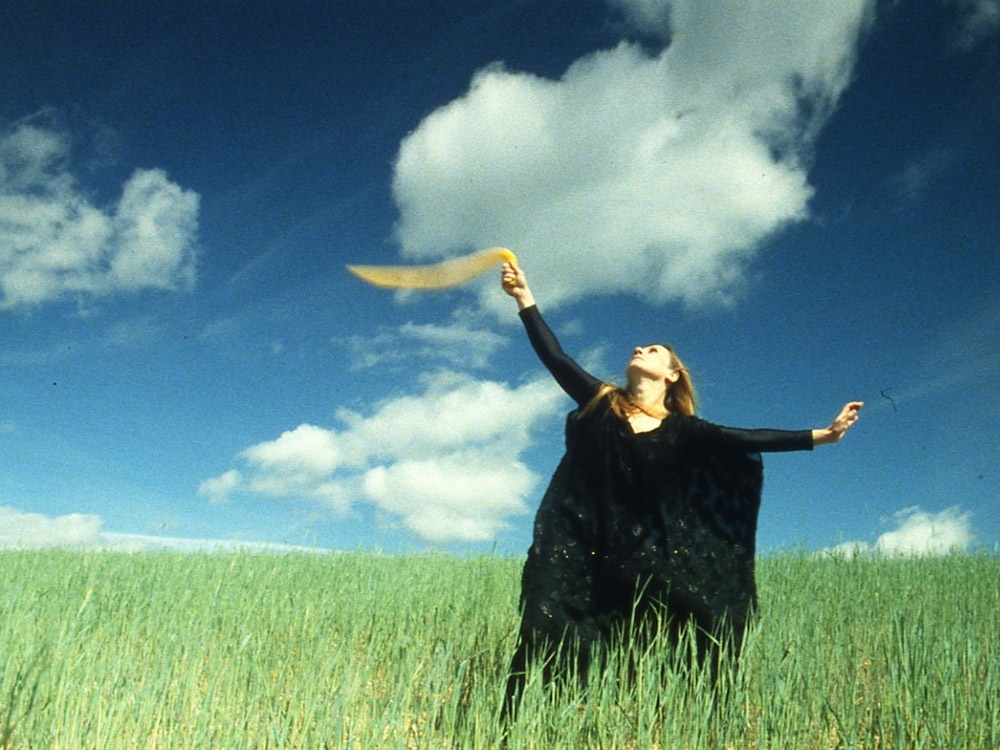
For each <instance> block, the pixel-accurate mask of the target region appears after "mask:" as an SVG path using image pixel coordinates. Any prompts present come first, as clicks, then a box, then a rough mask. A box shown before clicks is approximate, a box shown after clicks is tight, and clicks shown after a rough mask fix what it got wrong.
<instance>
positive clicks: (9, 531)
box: [0, 506, 101, 549]
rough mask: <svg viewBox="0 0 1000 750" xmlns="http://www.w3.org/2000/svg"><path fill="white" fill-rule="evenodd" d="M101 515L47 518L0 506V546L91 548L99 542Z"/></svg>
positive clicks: (2, 547)
mask: <svg viewBox="0 0 1000 750" xmlns="http://www.w3.org/2000/svg"><path fill="white" fill-rule="evenodd" d="M100 532H101V518H100V516H94V515H83V514H80V513H71V514H69V515H65V516H56V517H55V518H49V517H47V516H43V515H42V514H40V513H25V512H23V511H20V510H17V509H16V508H11V507H9V506H0V549H35V548H38V547H92V546H96V545H98V544H100V541H101V534H100Z"/></svg>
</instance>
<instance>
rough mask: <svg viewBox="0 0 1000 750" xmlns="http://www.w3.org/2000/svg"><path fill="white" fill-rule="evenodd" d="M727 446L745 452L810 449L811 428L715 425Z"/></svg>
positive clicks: (778, 451) (811, 440)
mask: <svg viewBox="0 0 1000 750" xmlns="http://www.w3.org/2000/svg"><path fill="white" fill-rule="evenodd" d="M717 429H718V431H719V435H720V436H721V439H722V440H723V441H724V442H725V444H726V445H727V446H728V447H731V448H733V449H734V450H739V451H743V452H745V453H782V452H785V451H811V450H812V449H813V437H812V430H767V429H761V430H744V429H741V428H739V427H722V426H718V427H717Z"/></svg>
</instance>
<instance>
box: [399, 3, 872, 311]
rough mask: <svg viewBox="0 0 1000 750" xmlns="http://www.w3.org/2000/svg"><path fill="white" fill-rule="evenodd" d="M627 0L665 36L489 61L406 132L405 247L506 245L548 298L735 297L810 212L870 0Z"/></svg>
mask: <svg viewBox="0 0 1000 750" xmlns="http://www.w3.org/2000/svg"><path fill="white" fill-rule="evenodd" d="M616 5H617V6H618V7H619V8H620V9H622V10H624V11H625V12H626V13H627V14H629V18H630V20H631V22H632V24H633V25H634V26H635V27H637V28H639V29H640V30H642V31H643V32H644V33H645V35H646V36H659V37H660V38H662V39H669V40H670V43H669V46H666V47H665V48H663V49H661V50H659V51H657V52H654V53H650V52H649V51H648V49H647V48H646V47H642V46H640V45H637V44H631V43H626V42H622V43H621V44H619V45H618V46H617V47H615V48H614V49H609V50H604V51H601V52H596V53H594V54H591V55H588V56H586V57H584V58H582V59H580V60H578V61H577V62H576V63H575V64H573V65H572V66H571V67H570V68H569V69H568V70H567V71H566V72H565V74H564V75H563V76H562V77H561V78H560V79H559V80H550V79H544V78H540V77H538V76H535V75H532V74H530V73H526V72H516V71H511V70H508V69H505V68H503V67H502V66H499V65H497V66H492V67H487V68H485V69H483V70H480V71H479V72H478V73H477V74H476V75H475V77H474V78H473V80H472V83H471V86H470V88H469V91H468V92H467V93H466V94H465V95H464V96H463V97H461V98H459V99H457V100H455V101H453V102H451V103H450V104H448V105H446V106H444V107H441V108H440V109H438V110H437V111H435V112H432V113H431V114H430V115H429V116H427V117H426V118H425V119H424V121H423V122H422V123H420V125H419V127H417V128H416V130H415V131H414V132H413V133H411V134H410V135H409V136H408V137H407V138H406V139H405V140H404V141H403V142H402V144H401V146H400V149H399V155H398V158H397V161H396V164H395V175H394V181H393V191H394V195H395V199H396V202H397V204H398V206H399V209H400V220H399V223H398V225H397V236H398V239H399V241H400V243H401V245H402V248H403V253H404V254H405V255H406V256H408V257H411V258H415V259H419V258H429V257H435V256H440V255H442V254H444V253H447V252H456V251H458V250H465V249H468V248H482V247H488V246H492V245H497V244H503V245H507V246H509V247H512V248H515V249H516V250H517V251H518V252H519V253H520V254H522V256H523V259H524V262H525V265H526V266H527V267H528V268H530V270H531V272H532V274H533V278H534V279H536V280H538V281H539V282H540V283H542V284H544V286H545V288H546V294H547V299H548V300H549V302H550V303H551V304H555V303H557V302H559V301H560V300H568V299H572V298H575V297H580V296H584V295H587V294H589V293H592V292H618V291H625V292H629V293H634V294H638V295H641V296H643V297H645V298H647V299H651V300H654V301H663V300H665V299H680V300H684V301H686V302H689V303H711V302H725V301H727V300H729V299H731V297H732V295H733V294H734V293H738V292H739V291H740V290H741V285H742V280H743V278H744V272H745V270H746V267H747V264H748V263H749V262H750V261H751V259H752V258H753V256H754V254H755V252H757V250H758V248H759V246H760V245H761V243H762V242H764V241H765V240H766V239H767V238H768V237H770V236H772V235H773V234H774V233H775V232H777V231H779V230H781V229H782V228H783V227H786V226H787V225H788V224H790V223H792V222H796V221H800V220H802V219H804V218H805V217H806V216H807V215H808V208H807V204H808V201H809V199H810V198H811V196H812V194H813V188H812V187H811V186H810V185H809V182H808V175H807V167H808V164H809V157H810V152H811V147H812V143H813V141H814V139H815V137H816V135H817V133H818V132H819V131H820V129H821V128H822V126H823V125H824V123H825V122H826V120H827V118H828V117H829V115H830V113H831V112H832V111H833V109H834V108H835V106H836V103H837V101H838V99H839V97H840V95H841V93H842V92H843V90H844V89H845V88H846V86H847V85H848V83H849V81H850V77H851V71H852V68H853V63H854V59H855V54H856V47H857V42H858V39H859V37H860V35H861V33H862V31H863V29H864V28H865V27H866V25H867V23H868V22H869V20H870V17H871V13H872V11H873V8H874V3H873V2H871V0H823V1H821V2H811V3H792V4H789V3H784V2H781V0H772V1H771V2H757V3H752V4H749V5H747V4H734V3H730V2H725V1H724V0H702V1H696V0H677V1H675V2H667V0H618V2H617V3H616ZM567 269H572V273H567ZM485 294H486V295H487V296H486V299H487V300H489V301H490V304H493V302H499V292H498V291H497V290H495V289H491V290H488V291H486V292H485Z"/></svg>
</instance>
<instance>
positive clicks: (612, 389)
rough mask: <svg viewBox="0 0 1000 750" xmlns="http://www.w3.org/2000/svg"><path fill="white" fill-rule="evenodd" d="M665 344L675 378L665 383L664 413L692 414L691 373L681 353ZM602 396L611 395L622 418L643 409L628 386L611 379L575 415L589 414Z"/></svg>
mask: <svg viewBox="0 0 1000 750" xmlns="http://www.w3.org/2000/svg"><path fill="white" fill-rule="evenodd" d="M664 348H665V349H666V350H667V351H668V352H670V358H671V361H672V363H673V369H674V370H676V371H677V374H678V378H677V380H676V381H675V382H673V383H667V392H666V393H665V394H664V396H663V408H664V409H665V410H666V412H667V414H674V413H677V414H683V415H685V416H688V417H693V416H694V415H695V413H697V410H698V407H697V398H696V396H695V391H694V383H693V382H692V381H691V374H690V373H689V372H688V369H687V368H686V367H685V366H684V363H683V362H681V359H680V357H678V356H677V353H676V352H675V351H674V350H673V347H670V346H664ZM605 396H609V397H610V399H611V411H612V412H614V415H615V416H616V417H618V418H619V419H621V420H626V419H628V418H629V416H630V415H632V414H635V412H637V411H646V410H645V409H643V408H642V406H640V405H639V404H638V403H637V402H636V401H635V400H634V399H633V398H632V396H631V394H630V393H629V392H628V391H627V390H625V389H624V388H622V387H621V386H618V385H615V384H614V383H605V384H604V385H602V386H601V387H600V388H599V389H598V390H597V393H596V394H594V397H593V398H592V399H590V401H588V402H587V404H586V406H584V407H583V408H582V409H580V413H579V414H578V415H577V416H578V418H579V417H585V416H586V415H587V414H590V412H592V411H593V410H594V409H596V408H597V405H598V404H599V403H600V402H601V401H602V400H603V399H604V397H605ZM650 416H654V417H658V416H660V415H658V414H652V415H650Z"/></svg>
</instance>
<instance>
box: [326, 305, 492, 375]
mask: <svg viewBox="0 0 1000 750" xmlns="http://www.w3.org/2000/svg"><path fill="white" fill-rule="evenodd" d="M335 343H338V344H341V345H343V346H345V347H347V349H348V351H350V353H351V369H354V370H365V369H371V368H374V367H384V368H388V369H397V368H403V367H412V363H413V362H414V361H419V362H421V363H422V364H423V365H424V366H427V365H433V364H435V363H439V364H442V365H446V366H449V367H456V368H461V369H464V370H481V369H483V368H485V367H486V366H487V365H489V363H490V360H491V358H492V357H493V355H494V354H495V353H496V352H497V351H498V350H499V349H500V348H501V347H503V346H504V345H505V344H506V343H507V338H506V337H505V336H502V335H501V334H499V333H497V332H496V331H493V330H490V329H489V328H486V327H483V326H481V325H479V324H478V322H477V321H476V320H475V316H474V315H473V314H472V313H470V312H468V311H461V310H460V311H458V312H457V313H456V314H455V315H454V316H453V319H452V320H451V321H450V322H447V323H443V324H437V323H414V322H412V321H411V322H408V323H404V324H403V325H402V326H398V327H396V328H391V329H390V328H383V329H382V330H380V331H379V332H378V333H376V334H375V335H374V336H372V335H369V336H351V337H348V338H342V339H336V340H335Z"/></svg>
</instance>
